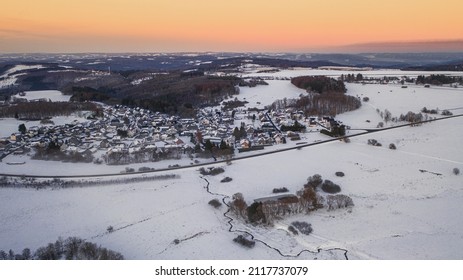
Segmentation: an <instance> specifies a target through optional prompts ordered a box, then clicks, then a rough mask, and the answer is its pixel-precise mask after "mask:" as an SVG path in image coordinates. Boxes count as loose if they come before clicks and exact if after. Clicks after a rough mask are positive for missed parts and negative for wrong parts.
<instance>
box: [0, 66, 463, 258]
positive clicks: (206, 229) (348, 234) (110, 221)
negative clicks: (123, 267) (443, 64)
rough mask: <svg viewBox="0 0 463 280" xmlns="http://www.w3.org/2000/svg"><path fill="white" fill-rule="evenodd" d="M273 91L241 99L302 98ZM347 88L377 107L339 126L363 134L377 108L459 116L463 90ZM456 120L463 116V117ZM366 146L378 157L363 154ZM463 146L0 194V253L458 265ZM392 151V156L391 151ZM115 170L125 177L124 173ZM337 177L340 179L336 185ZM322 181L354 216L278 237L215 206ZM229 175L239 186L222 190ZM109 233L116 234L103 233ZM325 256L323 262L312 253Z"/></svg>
mask: <svg viewBox="0 0 463 280" xmlns="http://www.w3.org/2000/svg"><path fill="white" fill-rule="evenodd" d="M288 74H291V73H288ZM297 75H299V74H295V75H294V76H297ZM381 75H383V73H381ZM269 82H270V85H269V86H262V87H256V88H252V89H246V90H242V91H241V94H240V95H242V97H246V100H248V101H250V104H248V106H250V107H253V106H254V104H253V102H256V103H257V102H261V104H265V103H268V102H270V101H271V99H272V98H273V96H276V97H277V98H284V97H288V98H290V97H291V96H294V97H297V96H298V95H299V94H300V93H302V92H301V91H300V90H298V89H296V88H294V87H292V86H291V85H290V84H289V81H269ZM266 89H267V90H268V91H266ZM348 90H349V91H348V94H351V95H354V96H355V95H359V96H361V95H362V94H363V96H368V97H369V98H370V101H369V102H368V103H364V104H363V106H362V107H361V108H360V109H359V110H357V111H354V112H349V113H345V114H342V115H340V116H338V118H339V119H341V120H343V121H344V123H346V124H347V125H350V126H352V127H358V128H367V127H376V124H377V123H378V122H379V121H381V119H380V117H379V115H378V113H377V112H376V108H379V109H380V110H384V109H388V110H389V111H391V112H392V114H393V116H397V115H399V114H401V113H406V112H408V111H414V112H418V111H419V110H420V109H421V108H422V107H424V106H426V107H427V108H429V109H433V108H436V107H438V108H439V109H441V110H442V109H454V108H461V107H463V91H462V89H448V88H437V87H436V88H423V87H413V86H409V87H408V88H406V89H405V88H401V87H400V86H396V85H364V86H362V85H357V84H349V85H348ZM264 94H265V96H262V95H264ZM240 99H241V96H240ZM259 100H261V101H259ZM270 103H271V102H270ZM452 112H453V113H454V114H458V113H463V112H462V110H461V109H457V110H453V111H452ZM365 120H370V123H366V122H365ZM2 128H3V121H2ZM16 128H17V125H16ZM370 138H374V139H376V140H378V141H379V142H380V143H382V147H373V146H369V145H367V140H368V139H370ZM462 139H463V118H461V117H457V118H451V119H446V120H441V121H436V122H431V123H427V124H423V125H421V126H417V127H403V128H398V129H392V130H387V131H382V132H377V133H373V134H368V135H364V136H359V137H352V138H351V143H343V142H331V143H326V144H321V145H317V146H312V147H305V148H302V149H300V150H292V151H287V152H282V153H276V154H271V155H265V156H261V157H255V158H249V159H243V160H239V161H234V162H233V163H232V164H231V165H226V164H223V165H221V166H222V167H223V168H224V169H225V173H223V174H220V175H217V176H216V177H212V176H206V179H207V180H208V181H209V183H210V184H209V186H208V184H207V182H206V180H204V179H203V178H201V177H200V174H199V172H198V171H197V168H189V169H182V170H172V171H170V172H167V173H168V174H177V175H179V176H180V178H176V179H168V180H159V181H149V182H141V183H126V184H112V185H100V186H93V187H83V188H71V189H43V190H35V189H11V188H3V189H0V201H1V203H0V221H1V222H2V223H1V226H0V245H1V246H0V249H3V250H8V249H13V250H15V251H21V250H22V249H23V248H24V247H29V248H31V249H36V248H37V247H39V246H44V245H46V244H47V243H48V242H53V241H54V240H56V239H57V238H58V237H60V236H61V237H64V238H66V237H68V236H78V237H81V238H86V239H88V240H89V241H91V242H95V243H98V244H101V245H102V246H105V247H108V248H110V249H113V250H116V251H119V252H121V253H122V254H123V255H124V256H125V257H126V258H127V259H287V258H290V259H314V258H317V259H344V250H346V251H347V256H348V258H349V259H463V235H462V232H463V219H462V218H461V217H460V214H459V212H460V208H461V205H462V203H463V179H462V178H463V177H462V176H463V175H461V174H460V175H454V174H453V173H452V169H453V168H459V169H460V170H463V149H462V148H461V142H462ZM390 143H394V144H395V145H396V146H397V150H390V149H388V146H389V144H390ZM28 164H30V163H26V164H25V165H19V166H8V167H7V165H6V164H5V163H0V169H1V170H2V172H4V170H6V168H16V169H17V170H21V171H20V172H22V173H29V172H33V170H30V169H29V168H30V167H28ZM34 165H39V164H38V163H37V164H34ZM43 166H45V168H46V169H48V170H53V169H55V170H56V171H57V172H61V173H69V174H79V173H80V172H85V170H87V171H88V172H89V173H93V171H94V170H95V169H98V168H100V167H99V166H96V165H93V164H90V165H82V166H81V165H75V169H76V170H78V172H74V171H69V170H70V169H72V168H73V167H72V165H69V166H68V165H66V166H65V165H63V164H61V163H49V162H47V163H46V165H43ZM34 168H35V167H34ZM37 168H38V167H37ZM45 168H44V169H45ZM101 168H106V167H101ZM110 168H111V167H110ZM112 168H115V169H113V170H115V171H116V172H119V171H120V169H121V168H122V167H120V166H119V167H112ZM90 169H91V170H92V172H90ZM102 170H103V171H106V169H102ZM420 170H421V171H420ZM9 171H10V170H9ZM337 171H342V172H344V173H345V177H342V178H341V177H336V176H335V172H337ZM316 173H318V174H321V175H322V176H323V178H324V179H329V180H332V181H333V182H335V183H337V184H339V185H340V186H341V188H342V192H341V193H342V194H346V195H349V196H350V197H352V199H353V201H354V204H355V206H354V207H353V208H352V209H351V211H349V210H347V209H343V210H334V211H327V210H326V209H321V210H317V211H315V212H312V213H311V214H309V215H297V216H292V217H290V218H287V219H284V220H280V221H277V222H275V226H274V227H273V228H259V227H258V228H256V227H252V226H250V225H248V224H243V223H242V222H241V221H237V220H234V221H232V222H231V224H232V228H231V231H230V225H229V224H228V222H229V219H228V218H227V217H225V216H224V215H223V214H224V212H225V211H226V206H225V205H222V206H221V208H219V209H214V208H213V207H211V206H210V205H208V202H209V201H210V200H211V199H213V198H218V199H219V200H221V199H222V198H224V197H225V200H226V201H228V200H229V198H227V197H230V196H232V195H233V194H234V193H236V192H241V193H243V195H244V198H245V199H246V201H247V202H248V204H250V203H252V201H253V199H256V198H260V197H265V196H269V195H271V192H272V189H273V188H281V187H286V188H288V189H289V190H290V192H291V193H295V192H296V191H298V190H300V189H301V188H302V187H303V184H304V183H305V182H306V180H307V177H309V176H311V175H313V174H316ZM80 174H82V173H80ZM156 175H158V174H156ZM145 176H146V175H145ZM225 176H228V177H231V178H233V180H232V181H231V182H229V183H221V182H220V180H221V179H223V178H224V177H225ZM96 180H97V179H96ZM101 180H105V179H104V178H102V179H101ZM206 186H208V187H209V192H208V190H207V189H206ZM212 193H213V194H212ZM292 221H306V222H308V223H311V224H312V226H313V229H314V231H313V233H312V234H311V235H309V236H304V235H298V236H294V235H292V234H290V233H288V231H287V227H288V225H289V224H290V223H291V222H292ZM108 226H112V227H113V228H114V229H115V230H114V232H112V233H107V228H108ZM236 230H244V231H247V232H250V233H252V234H253V235H254V236H255V238H256V239H258V240H260V241H263V242H265V244H267V245H265V244H264V243H260V242H257V243H256V246H255V247H254V248H253V249H247V248H244V247H241V246H239V245H237V244H236V243H234V242H233V241H232V239H233V238H235V237H236V236H237V235H238V234H239V233H238V232H236ZM176 239H178V241H179V242H178V244H176V243H175V242H174V240H176ZM276 249H278V250H279V251H280V252H281V254H280V253H278V251H277V250H276ZM318 249H321V251H320V253H311V252H316V251H317V250H318ZM301 252H302V253H301ZM299 253H300V254H299ZM297 255H298V257H289V256H297Z"/></svg>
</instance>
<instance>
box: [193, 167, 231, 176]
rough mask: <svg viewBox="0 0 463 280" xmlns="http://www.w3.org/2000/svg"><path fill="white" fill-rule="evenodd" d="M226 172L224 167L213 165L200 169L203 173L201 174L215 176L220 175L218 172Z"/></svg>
mask: <svg viewBox="0 0 463 280" xmlns="http://www.w3.org/2000/svg"><path fill="white" fill-rule="evenodd" d="M224 172H225V170H224V169H223V168H222V167H211V168H208V170H206V169H205V168H204V167H201V168H200V169H199V173H201V175H212V176H215V175H218V174H220V173H224Z"/></svg>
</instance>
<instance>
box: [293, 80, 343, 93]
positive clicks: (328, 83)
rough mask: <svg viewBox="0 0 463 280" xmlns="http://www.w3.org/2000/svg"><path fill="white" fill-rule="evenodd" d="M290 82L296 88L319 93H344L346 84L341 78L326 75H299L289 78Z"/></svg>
mask: <svg viewBox="0 0 463 280" xmlns="http://www.w3.org/2000/svg"><path fill="white" fill-rule="evenodd" d="M291 83H292V84H293V85H295V86H296V87H298V88H302V89H305V90H307V92H314V93H319V94H324V93H345V92H346V91H347V89H346V85H345V84H344V82H343V81H342V80H336V79H333V78H330V77H326V76H300V77H295V78H292V79H291Z"/></svg>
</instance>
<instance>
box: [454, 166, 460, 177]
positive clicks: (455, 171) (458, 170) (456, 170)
mask: <svg viewBox="0 0 463 280" xmlns="http://www.w3.org/2000/svg"><path fill="white" fill-rule="evenodd" d="M453 174H455V175H458V174H460V169H458V168H456V167H455V168H454V169H453Z"/></svg>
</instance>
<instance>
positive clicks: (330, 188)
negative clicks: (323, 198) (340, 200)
mask: <svg viewBox="0 0 463 280" xmlns="http://www.w3.org/2000/svg"><path fill="white" fill-rule="evenodd" d="M322 190H323V191H324V192H326V193H338V192H340V191H341V187H340V186H339V185H336V184H335V183H333V182H331V181H330V180H325V182H323V184H322Z"/></svg>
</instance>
